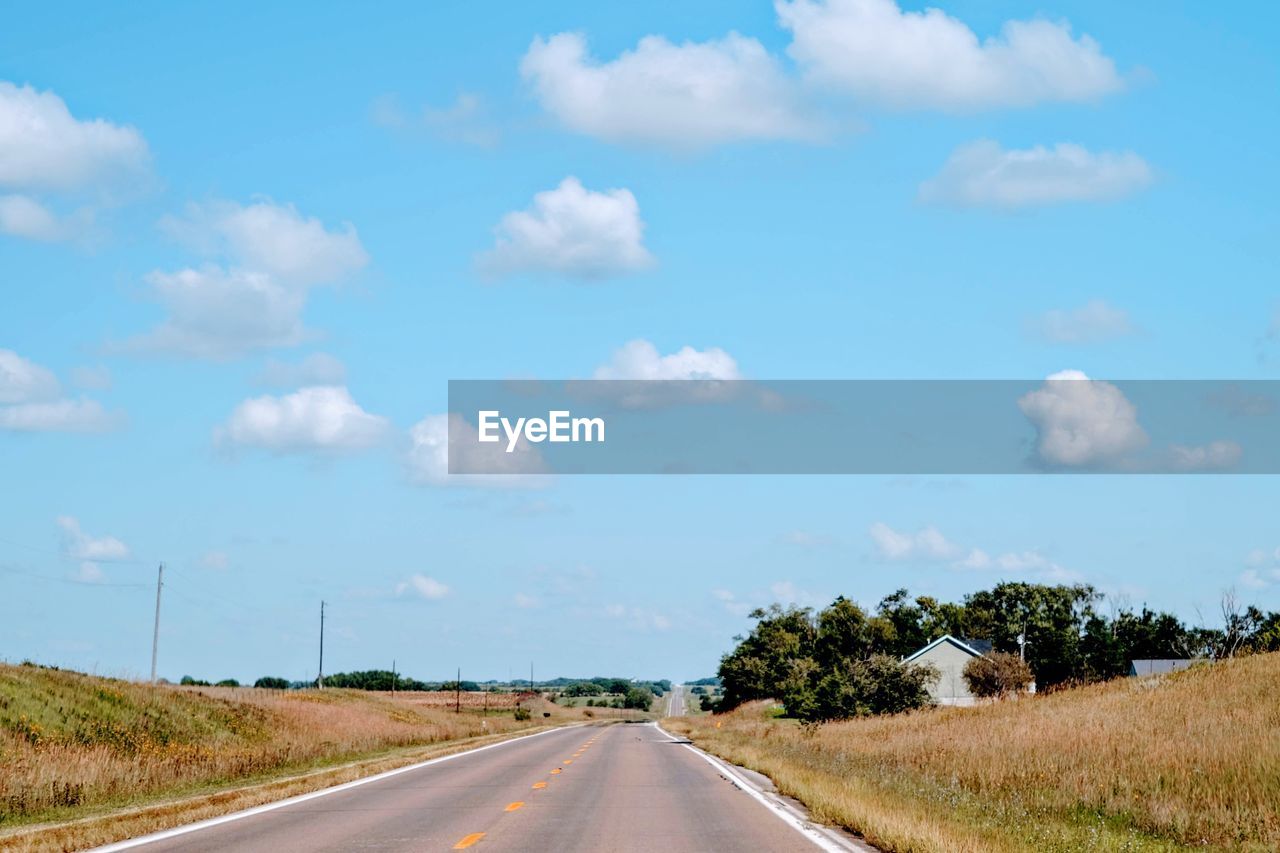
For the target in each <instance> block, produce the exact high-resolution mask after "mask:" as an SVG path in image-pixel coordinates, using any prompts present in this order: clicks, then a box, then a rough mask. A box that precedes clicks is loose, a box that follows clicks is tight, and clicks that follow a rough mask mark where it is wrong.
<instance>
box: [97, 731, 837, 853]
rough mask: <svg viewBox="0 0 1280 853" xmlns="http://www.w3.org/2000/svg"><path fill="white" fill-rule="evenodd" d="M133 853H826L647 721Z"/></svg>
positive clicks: (470, 759) (438, 769)
mask: <svg viewBox="0 0 1280 853" xmlns="http://www.w3.org/2000/svg"><path fill="white" fill-rule="evenodd" d="M676 707H677V708H678V706H676ZM675 709H676V708H673V709H672V710H675ZM162 835H163V834H162ZM139 842H141V843H139ZM125 845H133V849H136V850H138V851H142V853H160V852H161V851H177V850H180V851H191V852H192V853H194V851H209V853H214V851H218V853H221V852H222V851H261V853H290V851H344V853H345V851H360V850H396V851H400V850H405V851H419V850H458V849H472V850H475V851H477V853H482V851H490V850H493V851H500V850H508V851H515V850H518V851H529V850H557V851H560V850H570V851H574V850H581V851H632V850H634V851H645V853H652V851H654V850H661V851H663V853H680V851H700V853H702V852H706V851H734V853H736V851H792V850H796V851H800V850H803V851H813V850H816V849H819V848H818V847H816V846H815V844H814V842H813V841H812V840H810V837H809V836H807V835H805V834H803V833H802V832H801V831H800V830H798V829H797V828H796V827H794V826H792V825H791V824H789V823H788V822H787V821H785V820H783V819H782V818H780V817H779V816H778V815H777V813H776V810H775V809H774V808H772V807H771V806H769V805H766V804H764V803H762V802H760V801H759V799H758V796H753V795H751V794H749V793H748V792H747V791H746V790H743V789H742V788H741V787H739V786H738V785H736V784H734V783H732V782H730V781H728V780H727V779H726V778H725V777H724V776H723V775H722V773H721V771H720V770H718V769H717V767H716V766H714V765H712V764H711V763H710V762H709V761H707V760H706V759H705V758H703V757H702V755H701V754H699V753H697V752H695V751H693V750H691V749H689V748H686V747H685V746H683V745H681V743H680V742H677V741H674V740H673V739H671V738H670V737H669V736H668V735H667V734H666V733H664V732H663V731H662V730H661V729H659V728H658V727H657V726H655V725H653V724H642V723H632V724H622V725H612V726H606V727H598V726H578V727H572V728H565V729H556V730H553V731H550V732H547V733H545V734H540V735H535V736H532V737H527V738H522V739H519V740H516V741H513V742H509V743H506V744H503V745H501V746H497V747H492V748H489V749H484V750H479V751H475V752H470V753H464V754H462V755H459V756H457V757H455V758H453V759H451V760H447V761H442V762H439V763H435V764H431V765H428V766H425V767H421V768H417V769H414V770H409V771H406V772H402V773H399V774H398V775H394V776H390V777H387V778H382V779H377V780H374V781H371V782H368V783H366V784H362V785H359V786H357V787H350V788H347V789H345V790H340V791H337V792H335V793H331V794H327V795H320V796H314V795H313V796H312V798H310V799H307V800H305V801H303V802H296V803H290V804H286V805H284V806H281V807H279V808H275V809H272V810H270V811H263V812H260V813H257V814H251V815H249V816H247V817H243V818H239V819H232V820H227V821H226V822H223V823H221V824H218V825H216V826H212V827H207V828H203V829H197V830H195V831H191V832H186V833H185V834H180V835H172V836H170V837H161V838H158V839H155V840H151V841H148V840H147V839H136V840H135V841H133V842H125ZM108 849H116V850H119V849H124V845H115V846H113V847H112V848H108ZM828 849H830V848H828Z"/></svg>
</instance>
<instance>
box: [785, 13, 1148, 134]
mask: <svg viewBox="0 0 1280 853" xmlns="http://www.w3.org/2000/svg"><path fill="white" fill-rule="evenodd" d="M775 8H776V10H777V13H778V19H779V22H780V23H781V25H782V26H783V27H784V28H786V29H788V30H790V31H791V33H792V43H791V46H790V47H789V48H788V53H790V55H791V57H792V58H793V59H795V60H796V62H797V63H799V64H800V65H801V67H803V68H804V69H805V70H806V73H807V76H808V77H809V78H810V79H811V80H813V81H815V82H818V83H821V84H824V85H828V86H831V87H833V88H837V89H840V90H843V91H845V92H847V93H849V94H851V95H853V96H854V97H855V98H858V99H859V100H862V101H866V102H868V103H874V104H879V105H882V106H887V107H890V108H895V109H938V110H945V111H949V112H972V111H976V110H985V109H993V108H999V107H1025V106H1030V105H1032V104H1036V103H1041V102H1047V101H1093V100H1096V99H1098V98H1101V97H1102V96H1104V95H1108V94H1111V93H1113V92H1117V91H1119V90H1121V89H1122V88H1124V81H1123V80H1122V79H1121V77H1120V75H1119V74H1118V73H1117V72H1116V67H1115V62H1114V61H1112V60H1111V59H1110V58H1109V57H1107V56H1105V55H1104V54H1103V53H1102V50H1101V48H1100V47H1099V45H1098V43H1097V42H1096V41H1094V40H1093V39H1092V38H1090V37H1089V36H1087V35H1084V36H1080V37H1078V38H1077V37H1075V36H1073V35H1072V33H1071V28H1070V26H1069V25H1068V24H1066V23H1065V22H1064V23H1057V22H1052V21H1046V20H1031V21H1007V22H1006V23H1005V24H1004V26H1003V28H1002V29H1001V32H1000V35H999V36H992V37H990V38H987V39H985V40H982V41H979V39H978V37H977V35H976V34H975V33H974V32H973V30H971V29H969V27H968V26H967V25H966V24H965V23H964V22H962V21H960V20H957V19H956V18H952V17H950V16H949V15H947V14H946V13H945V12H943V11H941V10H939V9H927V10H925V11H923V12H904V11H903V10H902V9H901V8H899V7H898V4H897V3H895V2H894V0H793V2H785V0H779V2H777V3H775Z"/></svg>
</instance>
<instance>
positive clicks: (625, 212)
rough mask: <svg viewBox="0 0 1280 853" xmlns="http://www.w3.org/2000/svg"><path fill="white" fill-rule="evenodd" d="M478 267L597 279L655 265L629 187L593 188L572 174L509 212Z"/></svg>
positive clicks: (498, 272)
mask: <svg viewBox="0 0 1280 853" xmlns="http://www.w3.org/2000/svg"><path fill="white" fill-rule="evenodd" d="M495 231H496V234H497V241H496V243H495V245H494V247H493V248H492V249H491V250H489V251H488V252H486V253H484V254H483V255H481V257H480V267H481V269H483V270H484V271H486V272H488V273H490V274H494V275H506V274H511V273H522V272H551V273H560V274H562V275H569V276H575V277H578V278H585V279H599V278H605V277H607V276H611V275H620V274H623V273H628V272H635V271H637V270H642V269H644V268H646V267H648V266H651V265H652V264H653V256H652V255H650V254H649V250H648V249H646V248H645V247H644V242H643V237H644V222H642V221H641V219H640V206H639V205H638V204H636V199H635V196H633V195H632V194H631V191H630V190H625V189H612V190H606V191H605V192H594V191H592V190H588V189H586V188H585V187H583V186H582V184H581V183H580V182H579V181H578V179H577V178H574V177H568V178H565V179H564V180H563V181H561V182H560V186H558V187H556V188H555V189H554V190H546V191H544V192H540V193H538V194H537V195H535V196H534V197H533V205H532V207H530V208H529V209H528V210H517V211H513V212H511V213H508V214H506V215H505V216H503V217H502V221H501V222H499V223H498V227H497V228H496V229H495Z"/></svg>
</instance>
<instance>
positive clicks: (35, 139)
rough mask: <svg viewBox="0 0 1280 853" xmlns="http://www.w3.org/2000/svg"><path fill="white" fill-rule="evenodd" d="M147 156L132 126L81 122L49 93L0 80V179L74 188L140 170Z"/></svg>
mask: <svg viewBox="0 0 1280 853" xmlns="http://www.w3.org/2000/svg"><path fill="white" fill-rule="evenodd" d="M149 159H150V155H149V153H148V151H147V143H146V142H145V141H144V140H143V138H142V135H141V134H139V133H138V131H136V130H134V129H133V128H131V127H121V126H119V125H115V124H111V123H110V122H108V121H105V120H103V119H93V120H88V121H81V120H79V119H77V118H75V117H74V116H73V115H71V111H70V110H68V109H67V105H66V103H64V102H63V100H62V99H61V98H59V97H58V96H57V95H55V94H54V93H53V92H38V91H36V90H35V89H34V88H32V87H31V86H15V85H14V84H12V83H9V82H5V81H0V184H2V185H5V186H10V187H18V188H22V189H31V190H63V191H70V190H78V189H82V188H83V187H85V186H86V185H90V184H94V183H101V182H103V181H108V180H116V179H118V178H119V177H120V176H121V175H122V174H123V175H130V174H134V175H136V174H138V173H140V172H143V171H145V169H146V167H147V163H148V160H149Z"/></svg>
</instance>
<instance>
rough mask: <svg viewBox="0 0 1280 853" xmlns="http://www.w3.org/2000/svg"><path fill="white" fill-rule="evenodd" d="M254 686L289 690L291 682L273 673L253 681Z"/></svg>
mask: <svg viewBox="0 0 1280 853" xmlns="http://www.w3.org/2000/svg"><path fill="white" fill-rule="evenodd" d="M253 686H254V687H262V688H266V689H270V690H288V689H289V682H288V681H287V680H285V679H283V678H276V677H274V676H271V675H264V676H263V677H262V678H259V679H258V680H257V681H255V682H253Z"/></svg>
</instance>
